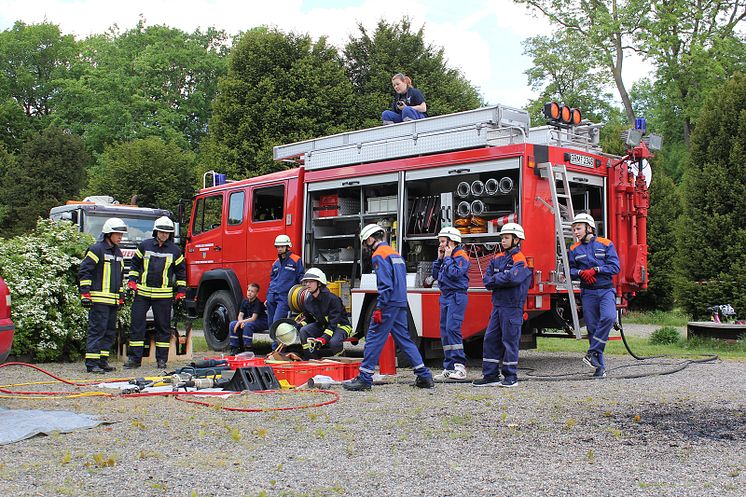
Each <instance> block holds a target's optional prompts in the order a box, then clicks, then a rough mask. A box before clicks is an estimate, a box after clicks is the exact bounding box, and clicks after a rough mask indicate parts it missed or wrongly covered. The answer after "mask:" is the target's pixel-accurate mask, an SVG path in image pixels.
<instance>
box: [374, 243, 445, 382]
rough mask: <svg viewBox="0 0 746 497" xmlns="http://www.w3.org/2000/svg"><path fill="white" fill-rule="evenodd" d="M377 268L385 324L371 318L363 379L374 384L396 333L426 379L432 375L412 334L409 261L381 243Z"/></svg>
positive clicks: (397, 340)
mask: <svg viewBox="0 0 746 497" xmlns="http://www.w3.org/2000/svg"><path fill="white" fill-rule="evenodd" d="M373 270H374V271H375V273H376V281H377V284H378V304H377V308H378V309H380V310H381V314H382V318H383V320H382V322H381V324H376V323H374V322H373V319H371V321H370V326H369V327H368V333H367V334H366V335H365V348H364V349H363V362H362V363H361V364H360V376H359V378H360V379H361V380H362V381H364V382H365V383H367V384H368V385H370V384H372V383H373V373H374V372H375V367H376V364H378V359H379V357H380V356H381V351H382V350H383V346H384V345H385V344H386V339H387V338H388V337H389V333H391V334H392V335H393V337H394V342H396V345H397V347H399V349H400V350H401V351H403V352H404V354H405V355H406V356H407V357H408V358H409V361H410V362H411V363H412V364H413V365H414V368H413V369H414V373H415V374H416V375H417V376H420V377H422V378H432V376H433V375H432V373H431V372H430V370H429V369H428V368H427V367H425V363H424V362H423V360H422V356H421V355H420V351H419V350H417V346H416V345H415V344H414V342H412V339H411V338H410V337H409V326H408V324H409V320H408V318H407V264H406V262H404V259H402V256H401V255H399V254H398V253H397V252H396V250H394V249H393V248H391V247H390V246H389V245H388V244H386V243H379V244H378V246H377V247H376V249H375V252H373Z"/></svg>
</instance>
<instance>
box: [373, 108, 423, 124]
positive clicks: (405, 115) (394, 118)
mask: <svg viewBox="0 0 746 497" xmlns="http://www.w3.org/2000/svg"><path fill="white" fill-rule="evenodd" d="M425 117H426V116H425V114H423V113H422V112H420V111H417V110H414V109H413V108H412V107H404V110H402V111H401V114H399V113H397V112H394V111H393V110H384V111H383V112H382V113H381V119H382V120H383V123H384V124H386V123H400V122H402V121H414V120H416V119H424V118H425Z"/></svg>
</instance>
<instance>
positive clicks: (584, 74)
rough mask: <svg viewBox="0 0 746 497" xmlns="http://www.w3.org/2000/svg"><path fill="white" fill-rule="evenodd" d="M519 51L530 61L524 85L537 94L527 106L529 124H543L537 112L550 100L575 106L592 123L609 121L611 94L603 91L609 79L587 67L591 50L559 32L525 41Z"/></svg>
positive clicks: (600, 71) (561, 31)
mask: <svg viewBox="0 0 746 497" xmlns="http://www.w3.org/2000/svg"><path fill="white" fill-rule="evenodd" d="M523 48H524V50H523V53H524V54H526V55H529V56H530V57H531V58H532V61H533V66H532V67H530V68H529V69H527V70H526V71H525V74H526V76H528V83H529V85H531V89H532V90H534V91H538V92H540V93H541V95H540V97H539V98H537V99H536V100H533V101H532V102H531V103H530V104H529V106H528V110H529V112H531V122H532V123H541V122H542V121H544V117H543V115H542V113H541V111H542V108H543V106H544V103H546V102H550V101H558V102H564V103H565V104H567V105H570V106H572V107H577V108H578V109H580V110H581V111H582V112H583V117H584V118H588V119H590V120H591V121H592V122H602V123H605V122H607V121H609V119H610V117H611V113H612V112H613V106H612V104H611V103H610V102H611V99H612V94H611V93H610V92H609V91H608V89H607V88H608V86H609V83H611V78H610V77H609V75H608V73H607V72H606V71H602V70H600V69H598V68H589V67H588V64H587V60H588V59H589V58H590V57H591V56H592V54H591V52H592V49H591V47H589V46H588V45H587V44H586V43H584V42H582V41H581V40H579V39H578V38H577V37H576V36H575V35H574V34H573V33H572V32H571V31H569V30H566V29H561V30H559V31H557V32H556V33H555V34H554V35H552V36H551V37H549V36H534V37H532V38H528V39H526V40H524V41H523Z"/></svg>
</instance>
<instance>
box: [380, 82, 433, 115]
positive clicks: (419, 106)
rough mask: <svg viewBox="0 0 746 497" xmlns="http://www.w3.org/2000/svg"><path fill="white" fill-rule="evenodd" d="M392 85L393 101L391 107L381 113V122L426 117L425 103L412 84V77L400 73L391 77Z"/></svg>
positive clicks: (420, 93) (419, 92)
mask: <svg viewBox="0 0 746 497" xmlns="http://www.w3.org/2000/svg"><path fill="white" fill-rule="evenodd" d="M391 84H392V85H393V87H394V92H395V95H394V101H393V102H392V103H391V109H387V110H384V111H383V113H382V114H381V119H383V124H394V123H400V122H402V121H414V120H415V119H422V118H425V117H427V103H426V102H425V96H424V95H423V94H422V92H421V91H420V90H418V89H417V88H415V87H413V86H412V79H411V78H410V77H409V76H406V75H404V74H402V73H397V74H394V77H392V78H391Z"/></svg>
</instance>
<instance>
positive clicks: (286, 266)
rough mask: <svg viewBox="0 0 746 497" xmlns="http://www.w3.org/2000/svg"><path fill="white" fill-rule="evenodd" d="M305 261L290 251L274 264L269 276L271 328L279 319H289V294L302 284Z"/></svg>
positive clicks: (268, 305)
mask: <svg viewBox="0 0 746 497" xmlns="http://www.w3.org/2000/svg"><path fill="white" fill-rule="evenodd" d="M305 272H306V269H305V268H304V267H303V261H301V259H300V257H298V256H297V255H295V254H294V253H292V252H290V251H288V252H286V253H285V255H284V256H278V257H277V260H276V261H275V262H274V264H272V274H270V276H269V288H268V289H267V321H268V322H269V326H272V323H274V322H275V321H277V320H278V319H283V318H286V317H288V312H290V308H289V307H288V292H289V291H290V289H291V288H293V285H297V284H298V283H300V279H301V278H302V277H303V275H304V274H305Z"/></svg>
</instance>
